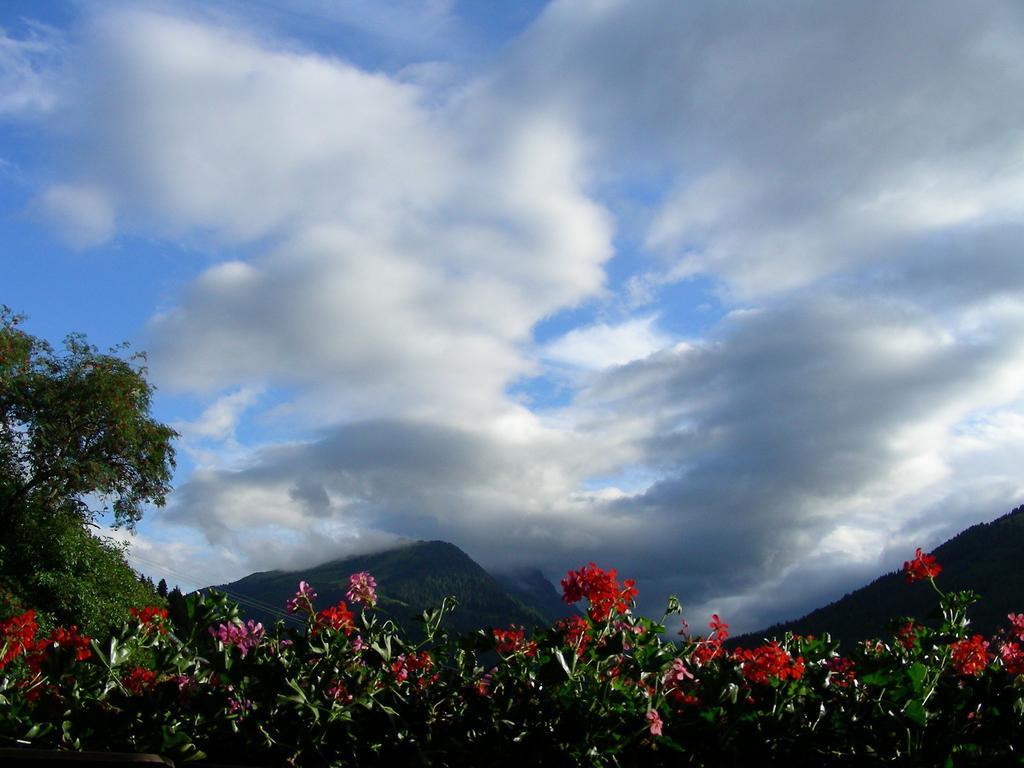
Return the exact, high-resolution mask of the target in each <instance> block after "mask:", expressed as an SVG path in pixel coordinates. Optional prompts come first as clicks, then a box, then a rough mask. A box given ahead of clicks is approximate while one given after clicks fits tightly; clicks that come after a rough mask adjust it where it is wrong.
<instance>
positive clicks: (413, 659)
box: [391, 651, 439, 689]
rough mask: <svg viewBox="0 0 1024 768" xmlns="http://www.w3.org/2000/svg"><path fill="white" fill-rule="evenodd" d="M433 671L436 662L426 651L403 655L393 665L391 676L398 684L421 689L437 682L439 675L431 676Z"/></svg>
mask: <svg viewBox="0 0 1024 768" xmlns="http://www.w3.org/2000/svg"><path fill="white" fill-rule="evenodd" d="M433 669H434V660H433V659H432V658H431V656H430V654H429V653H427V652H426V651H418V652H417V651H413V652H412V653H407V654H406V653H403V654H401V655H399V656H398V658H396V659H395V661H394V662H393V663H392V664H391V674H393V675H394V677H395V680H396V681H397V682H399V683H405V682H408V683H410V684H411V685H414V686H416V687H417V688H421V689H422V688H426V687H427V686H428V685H430V684H431V683H436V682H437V680H438V678H439V675H438V674H437V673H433V674H431V673H432V672H433Z"/></svg>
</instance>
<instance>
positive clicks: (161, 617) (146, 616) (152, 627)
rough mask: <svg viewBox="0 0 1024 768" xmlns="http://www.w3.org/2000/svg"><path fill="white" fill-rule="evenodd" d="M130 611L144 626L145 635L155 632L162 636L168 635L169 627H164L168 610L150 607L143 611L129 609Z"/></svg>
mask: <svg viewBox="0 0 1024 768" xmlns="http://www.w3.org/2000/svg"><path fill="white" fill-rule="evenodd" d="M128 611H129V612H130V613H131V615H132V616H133V617H135V619H136V620H138V622H139V624H141V625H142V627H143V632H142V633H143V634H144V635H150V634H152V633H153V632H154V631H155V632H159V633H160V634H161V635H166V634H167V627H166V626H164V622H165V621H167V609H166V608H160V607H158V606H155V605H150V606H147V607H146V608H141V609H140V608H129V609H128Z"/></svg>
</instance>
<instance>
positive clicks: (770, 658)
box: [733, 640, 804, 685]
mask: <svg viewBox="0 0 1024 768" xmlns="http://www.w3.org/2000/svg"><path fill="white" fill-rule="evenodd" d="M733 658H734V659H735V660H736V661H738V662H740V672H741V673H742V674H743V677H745V678H746V679H747V680H749V681H750V682H752V683H757V684H758V685H770V684H771V683H772V682H773V681H775V680H780V681H784V680H786V679H789V680H799V679H800V678H801V677H802V676H803V674H804V659H803V657H802V656H798V657H797V658H795V659H794V658H793V657H792V656H790V655H789V654H788V653H786V651H785V650H783V648H782V646H780V645H779V643H778V642H777V641H775V640H773V641H771V642H770V643H765V644H764V645H761V646H758V647H757V648H753V649H747V648H737V649H736V651H735V652H734V653H733Z"/></svg>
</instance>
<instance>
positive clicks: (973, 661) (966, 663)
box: [950, 635, 989, 677]
mask: <svg viewBox="0 0 1024 768" xmlns="http://www.w3.org/2000/svg"><path fill="white" fill-rule="evenodd" d="M950 659H951V661H952V663H953V669H954V670H955V671H956V673H957V674H958V675H963V676H964V677H976V676H978V675H980V674H981V673H982V672H983V671H984V670H985V667H986V666H988V661H989V655H988V643H987V642H986V641H985V638H984V637H982V636H981V635H974V636H973V637H970V638H965V639H963V640H958V641H957V642H955V643H953V644H952V645H951V646H950Z"/></svg>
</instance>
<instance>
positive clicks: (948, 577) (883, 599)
mask: <svg viewBox="0 0 1024 768" xmlns="http://www.w3.org/2000/svg"><path fill="white" fill-rule="evenodd" d="M932 553H933V554H934V555H935V557H936V558H937V560H938V562H939V564H940V565H942V573H941V574H939V576H938V577H937V579H936V582H937V583H938V585H939V586H940V587H941V588H942V590H943V591H944V592H952V591H957V590H962V589H973V590H974V591H975V592H978V593H979V594H980V595H981V600H979V601H978V602H977V603H976V604H975V605H973V606H972V607H971V608H970V610H969V611H968V616H969V617H970V619H971V623H972V627H973V629H974V631H976V632H979V633H981V634H983V635H985V636H989V635H991V634H992V633H994V632H995V631H996V629H997V628H999V627H1005V626H1006V625H1007V620H1006V615H1007V614H1008V613H1019V612H1024V506H1020V507H1017V508H1016V509H1014V510H1013V511H1011V512H1009V513H1008V514H1006V515H1003V516H1002V517H1000V518H998V519H996V520H993V521H992V522H990V523H980V524H978V525H974V526H971V527H970V528H968V529H966V530H964V531H962V532H961V533H959V534H957V535H956V536H954V537H953V538H952V539H949V540H948V541H946V542H945V543H943V544H941V545H939V546H938V547H936V548H935V549H934V550H933V551H932ZM912 554H913V553H909V552H908V553H907V557H908V559H910V557H911V555H912ZM935 605H936V595H935V593H934V592H933V591H932V589H931V587H930V586H929V585H928V584H927V583H926V582H918V583H916V584H907V583H906V580H905V579H904V576H903V573H902V571H893V572H891V573H887V574H885V575H884V576H881V577H879V578H877V579H875V580H874V581H873V582H871V583H870V584H868V585H867V586H864V587H861V588H860V589H858V590H856V591H854V592H850V593H848V594H847V595H846V596H845V597H843V598H841V599H839V600H837V601H835V602H833V603H830V604H829V605H826V606H824V607H822V608H818V609H817V610H815V611H811V612H810V613H808V614H807V615H806V616H803V617H802V618H799V619H796V620H794V621H788V622H784V623H781V624H775V625H773V626H771V627H768V628H766V629H763V630H760V631H758V632H750V633H748V634H746V635H742V636H738V637H736V638H734V639H733V640H732V641H731V643H730V644H736V645H748V644H750V643H756V642H760V640H761V639H762V638H765V637H780V636H781V635H783V634H784V633H785V632H793V633H795V634H800V635H821V634H823V633H824V632H828V633H829V634H830V635H832V637H833V639H838V640H840V641H841V643H842V645H843V646H844V647H849V646H850V645H852V644H854V643H856V642H858V641H859V640H864V639H867V638H873V637H883V638H884V637H887V636H888V635H889V626H888V625H889V621H890V620H891V619H893V618H897V617H900V616H913V617H915V618H917V619H925V618H926V617H927V616H928V614H929V612H930V611H931V610H932V609H934V607H935Z"/></svg>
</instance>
